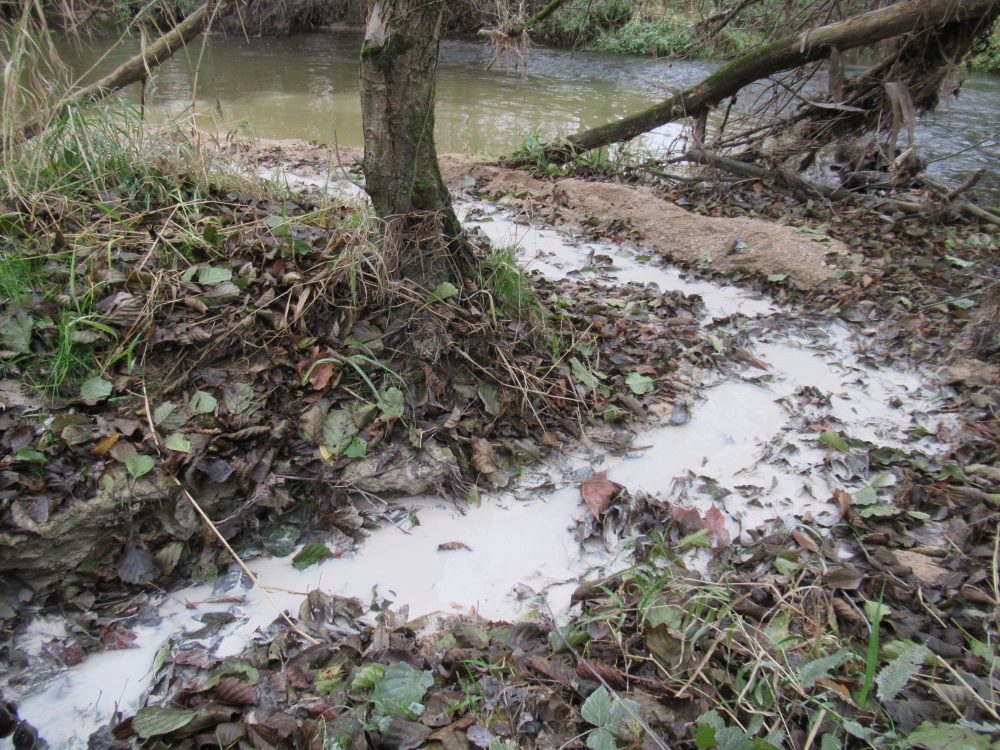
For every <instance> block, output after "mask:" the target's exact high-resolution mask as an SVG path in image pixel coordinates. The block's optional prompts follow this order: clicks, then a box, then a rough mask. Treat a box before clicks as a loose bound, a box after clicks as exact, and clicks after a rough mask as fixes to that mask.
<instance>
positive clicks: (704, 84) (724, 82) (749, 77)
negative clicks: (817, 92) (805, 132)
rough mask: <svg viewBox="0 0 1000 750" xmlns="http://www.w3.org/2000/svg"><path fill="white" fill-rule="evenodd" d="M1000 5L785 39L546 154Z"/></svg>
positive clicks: (629, 133) (911, 12) (885, 13)
mask: <svg viewBox="0 0 1000 750" xmlns="http://www.w3.org/2000/svg"><path fill="white" fill-rule="evenodd" d="M998 6H1000V0H907V1H906V2H901V3H896V4H895V5H890V6H889V7H887V8H880V9H879V10H873V11H870V12H868V13H862V14H860V15H857V16H853V17H851V18H849V19H847V20H846V21H840V22H838V23H832V24H828V25H826V26H820V27H819V28H815V29H811V30H809V31H806V32H803V33H801V34H794V35H790V36H786V37H783V38H781V39H779V40H777V41H775V42H772V43H770V44H766V45H764V46H763V47H761V48H760V49H757V50H755V51H753V52H749V53H747V54H745V55H742V56H740V57H737V58H736V59H734V60H732V61H731V62H729V63H728V64H726V65H724V66H723V67H721V68H720V69H719V70H717V71H716V72H715V73H713V74H712V75H710V76H708V77H707V78H704V79H702V80H701V81H700V82H699V83H697V84H695V85H694V86H692V87H690V88H688V89H685V90H684V91H681V92H679V93H677V94H675V95H674V96H671V97H670V98H669V99H666V100H664V101H662V102H660V103H659V104H656V105H654V106H652V107H650V108H648V109H645V110H643V111H642V112H637V113H635V114H632V115H628V116H627V117H624V118H623V119H621V120H618V121H616V122H611V123H607V124H606V125H601V126H598V127H596V128H591V129H590V130H584V131H581V132H579V133H576V134H574V135H571V136H569V137H568V138H566V139H565V140H563V141H561V142H555V143H552V144H550V145H549V146H547V147H546V149H545V155H546V157H547V158H548V159H549V160H550V161H553V162H557V163H564V162H567V161H569V160H571V159H572V158H573V156H574V155H575V154H579V153H582V152H585V151H590V150H592V149H595V148H600V147H601V146H608V145H610V144H612V143H618V142H620V141H625V140H629V139H631V138H635V137H636V136H639V135H642V134H643V133H647V132H649V131H650V130H652V129H654V128H657V127H660V126H661V125H665V124H666V123H668V122H673V121H674V120H678V119H681V118H684V117H697V116H699V115H700V114H702V113H703V112H705V111H707V110H708V109H709V108H710V107H712V106H714V105H716V104H718V103H719V102H721V101H722V100H723V99H726V98H727V97H730V96H733V95H734V94H736V93H738V92H739V91H740V90H741V89H742V88H744V87H745V86H748V85H749V84H751V83H753V82H754V81H757V80H760V79H761V78H766V77H767V76H770V75H774V74H775V73H779V72H782V71H785V70H790V69H792V68H797V67H800V66H802V65H806V64H807V63H810V62H815V61H817V60H821V59H823V58H825V57H828V56H829V55H830V54H831V51H832V50H834V49H836V50H839V51H841V52H842V51H844V50H849V49H855V48H857V47H865V46H869V45H872V44H875V43H876V42H880V41H883V40H885V39H890V38H892V37H896V36H899V35H900V34H919V33H921V32H926V31H928V30H931V29H933V28H935V27H937V26H940V25H943V24H950V23H957V22H964V21H972V20H975V19H977V18H982V17H985V16H988V15H990V14H991V13H993V12H994V11H995V10H996V9H997V7H998Z"/></svg>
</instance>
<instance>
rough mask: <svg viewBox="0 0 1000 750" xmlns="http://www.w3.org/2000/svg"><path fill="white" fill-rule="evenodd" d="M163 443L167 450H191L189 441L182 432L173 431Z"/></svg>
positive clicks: (179, 451) (182, 451) (183, 451)
mask: <svg viewBox="0 0 1000 750" xmlns="http://www.w3.org/2000/svg"><path fill="white" fill-rule="evenodd" d="M164 445H165V446H166V447H167V450H171V451H177V452H178V453H190V452H191V441H190V440H189V439H188V436H187V435H185V434H184V433H183V432H175V433H173V434H172V435H171V436H170V437H168V438H167V439H166V441H165V442H164Z"/></svg>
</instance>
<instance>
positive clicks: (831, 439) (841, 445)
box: [819, 430, 851, 453]
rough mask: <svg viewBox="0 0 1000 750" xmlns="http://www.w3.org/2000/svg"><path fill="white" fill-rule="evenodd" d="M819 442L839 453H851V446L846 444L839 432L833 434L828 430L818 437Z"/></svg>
mask: <svg viewBox="0 0 1000 750" xmlns="http://www.w3.org/2000/svg"><path fill="white" fill-rule="evenodd" d="M819 440H820V442H821V443H823V444H824V445H827V446H829V447H831V448H834V449H836V450H838V451H840V452H841V453H850V452H851V446H849V445H848V444H847V441H846V440H845V439H844V436H843V435H841V434H840V433H839V432H833V431H832V430H828V431H827V432H824V433H823V434H822V435H820V436H819Z"/></svg>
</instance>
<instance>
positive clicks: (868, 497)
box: [851, 487, 878, 505]
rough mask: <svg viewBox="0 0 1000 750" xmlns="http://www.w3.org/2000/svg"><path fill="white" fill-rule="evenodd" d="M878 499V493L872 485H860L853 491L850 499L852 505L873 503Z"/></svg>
mask: <svg viewBox="0 0 1000 750" xmlns="http://www.w3.org/2000/svg"><path fill="white" fill-rule="evenodd" d="M877 501H878V493H876V492H875V488H874V487H862V488H861V489H860V490H858V491H857V492H855V493H854V497H853V498H852V499H851V504H852V505H874V504H875V503H876V502H877Z"/></svg>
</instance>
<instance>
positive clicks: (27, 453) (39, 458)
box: [15, 445, 49, 464]
mask: <svg viewBox="0 0 1000 750" xmlns="http://www.w3.org/2000/svg"><path fill="white" fill-rule="evenodd" d="M15 458H17V460H18V461H24V462H25V463H29V464H44V463H46V462H47V461H48V460H49V459H48V458H46V457H45V454H44V453H40V452H39V451H36V450H35V449H34V448H32V447H31V446H30V445H25V446H22V447H21V448H18V449H17V454H16V455H15Z"/></svg>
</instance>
